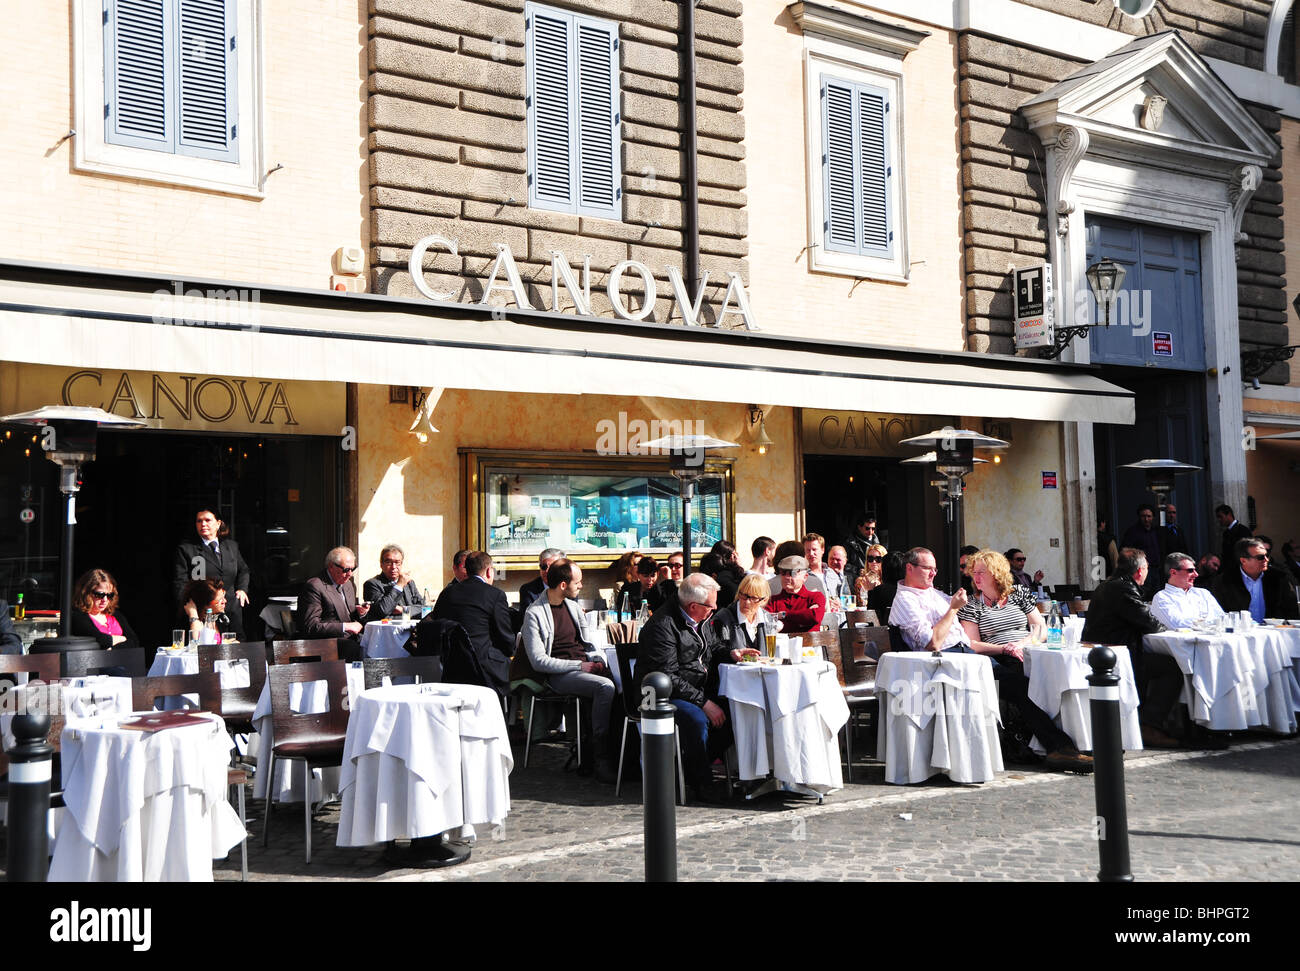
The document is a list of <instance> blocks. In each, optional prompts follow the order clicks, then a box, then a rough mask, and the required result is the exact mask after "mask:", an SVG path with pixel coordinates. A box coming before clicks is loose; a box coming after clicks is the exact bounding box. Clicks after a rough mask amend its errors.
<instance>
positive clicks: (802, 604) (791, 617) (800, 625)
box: [767, 556, 826, 634]
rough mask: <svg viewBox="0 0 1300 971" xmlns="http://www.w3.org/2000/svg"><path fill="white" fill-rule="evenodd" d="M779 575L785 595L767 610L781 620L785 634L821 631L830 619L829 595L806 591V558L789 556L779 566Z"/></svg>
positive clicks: (777, 597) (777, 596)
mask: <svg viewBox="0 0 1300 971" xmlns="http://www.w3.org/2000/svg"><path fill="white" fill-rule="evenodd" d="M776 574H777V577H778V579H780V581H781V592H780V593H778V594H777V595H776V596H775V597H773V598H772V599H771V601H770V602H769V603H768V605H767V609H768V611H769V612H770V613H773V614H776V616H777V617H779V618H780V620H781V630H782V631H783V632H784V633H786V634H802V633H804V632H805V631H810V630H817V629H818V628H820V627H821V625H822V619H823V618H824V617H825V616H826V595H825V594H823V593H819V592H818V591H816V590H807V589H805V588H804V580H806V579H807V577H808V561H807V560H805V559H804V558H803V557H802V556H787V557H786V558H785V559H783V560H782V561H781V562H780V563H778V564H777V565H776Z"/></svg>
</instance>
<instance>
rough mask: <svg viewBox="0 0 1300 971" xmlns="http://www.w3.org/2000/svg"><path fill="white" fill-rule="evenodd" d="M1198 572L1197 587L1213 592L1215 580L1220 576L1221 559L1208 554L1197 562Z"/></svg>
mask: <svg viewBox="0 0 1300 971" xmlns="http://www.w3.org/2000/svg"><path fill="white" fill-rule="evenodd" d="M1196 570H1197V575H1196V586H1198V587H1204V588H1205V589H1206V590H1212V588H1213V587H1214V578H1215V577H1217V576H1218V575H1219V557H1218V556H1217V555H1216V554H1214V553H1206V554H1205V555H1204V556H1202V557H1201V558H1200V559H1199V560H1197V561H1196Z"/></svg>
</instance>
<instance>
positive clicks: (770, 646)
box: [763, 634, 776, 659]
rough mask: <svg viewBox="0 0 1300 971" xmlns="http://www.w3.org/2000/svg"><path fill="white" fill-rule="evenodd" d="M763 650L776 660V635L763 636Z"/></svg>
mask: <svg viewBox="0 0 1300 971" xmlns="http://www.w3.org/2000/svg"><path fill="white" fill-rule="evenodd" d="M763 642H764V643H763V648H764V650H765V651H766V652H767V656H768V657H769V658H772V659H775V658H776V634H764V635H763Z"/></svg>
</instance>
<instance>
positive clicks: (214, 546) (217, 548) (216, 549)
mask: <svg viewBox="0 0 1300 971" xmlns="http://www.w3.org/2000/svg"><path fill="white" fill-rule="evenodd" d="M212 555H213V556H214V557H216V560H217V569H218V570H220V569H221V547H220V546H218V545H217V544H216V543H213V544H212Z"/></svg>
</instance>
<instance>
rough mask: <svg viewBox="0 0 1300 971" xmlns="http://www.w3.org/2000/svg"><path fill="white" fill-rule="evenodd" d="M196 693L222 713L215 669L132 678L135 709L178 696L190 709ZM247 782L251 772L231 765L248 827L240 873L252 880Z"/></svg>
mask: <svg viewBox="0 0 1300 971" xmlns="http://www.w3.org/2000/svg"><path fill="white" fill-rule="evenodd" d="M193 694H197V695H198V696H199V703H198V708H199V710H200V711H206V712H210V713H212V714H214V715H220V714H221V679H220V678H219V677H218V676H217V674H216V672H214V671H206V672H200V673H198V674H165V675H160V676H157V677H152V678H150V677H143V678H132V679H131V708H132V709H133V710H134V711H150V710H152V709H153V707H154V705H155V704H156V703H157V701H158V699H160V698H176V697H179V698H180V699H181V701H182V705H181V707H183V708H190V707H193V706H192V705H191V703H190V700H189V698H187V697H186V696H187V695H193ZM247 784H248V773H247V772H245V771H244V770H243V769H240V768H235V767H233V766H227V768H226V787H227V788H228V789H234V790H235V791H236V793H237V794H238V801H239V822H240V824H241V825H242V826H243V827H244V838H243V839H242V840H240V842H239V874H240V879H241V880H243V881H245V882H247V881H248V813H247V812H246V810H245V808H244V787H245V786H246V785H247Z"/></svg>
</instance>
